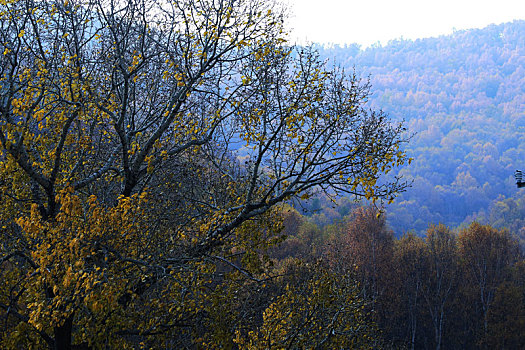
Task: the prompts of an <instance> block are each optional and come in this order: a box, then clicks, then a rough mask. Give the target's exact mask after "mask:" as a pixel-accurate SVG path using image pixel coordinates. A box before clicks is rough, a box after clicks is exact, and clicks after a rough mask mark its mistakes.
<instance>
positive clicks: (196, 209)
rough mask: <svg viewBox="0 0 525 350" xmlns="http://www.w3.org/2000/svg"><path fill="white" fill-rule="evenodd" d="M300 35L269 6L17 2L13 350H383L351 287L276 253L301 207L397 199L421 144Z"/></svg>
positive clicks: (0, 4)
mask: <svg viewBox="0 0 525 350" xmlns="http://www.w3.org/2000/svg"><path fill="white" fill-rule="evenodd" d="M284 19H285V14H284V12H283V11H282V9H281V8H280V7H279V6H278V5H274V4H273V2H270V1H262V0H241V1H234V0H220V1H208V0H183V1H142V0H141V1H126V2H114V1H105V0H99V1H88V0H86V1H80V0H78V1H34V0H23V1H17V0H7V1H0V20H1V21H0V53H1V56H0V146H1V148H0V164H1V165H0V187H1V193H2V194H1V196H2V201H1V204H0V205H1V208H0V225H1V226H0V227H1V229H0V230H1V231H0V242H1V245H0V259H1V260H0V266H1V271H0V310H1V312H2V313H1V314H0V315H1V318H0V320H1V325H0V347H2V348H20V347H21V348H27V347H33V348H52V349H70V348H84V349H88V348H139V347H145V348H158V347H166V348H188V347H209V348H215V347H217V346H219V345H220V346H224V347H227V348H228V347H230V348H231V347H248V348H250V347H251V348H253V347H256V348H258V347H265V346H268V347H281V346H285V345H286V346H291V347H302V346H306V345H305V344H314V343H313V342H316V343H317V344H319V346H327V347H329V346H330V345H331V344H332V345H334V346H339V347H341V346H349V344H364V345H367V346H369V345H370V346H371V344H375V343H376V342H377V340H376V338H375V337H371V336H370V335H371V334H372V333H373V332H374V330H375V328H374V325H373V322H369V319H368V316H367V314H366V313H365V312H364V311H363V309H362V305H363V302H364V301H363V300H362V298H361V296H360V295H359V293H358V292H357V289H356V288H357V287H356V285H355V284H354V283H353V279H352V277H351V276H348V279H347V280H345V281H346V282H345V283H346V284H341V281H340V280H339V278H338V276H337V275H334V273H333V272H332V271H330V270H327V269H326V268H325V267H323V265H322V264H314V265H311V270H312V271H308V273H309V275H308V274H306V275H305V276H304V278H303V280H292V281H290V282H287V281H286V279H285V278H284V277H282V276H281V277H278V276H279V275H280V272H279V271H281V272H283V271H295V270H294V269H295V267H294V266H295V265H296V263H292V262H289V265H290V266H288V265H286V264H285V263H284V262H279V263H276V261H274V260H272V259H270V257H269V254H267V252H268V250H269V249H270V248H271V247H273V246H275V245H276V244H278V243H280V242H282V241H283V239H284V237H283V235H281V233H280V232H281V229H282V224H281V223H282V213H281V209H282V204H283V203H286V202H288V203H293V202H294V201H295V202H296V203H297V201H299V200H301V199H302V200H304V199H307V198H309V197H310V196H312V195H314V194H315V193H318V192H325V193H327V194H329V195H330V196H334V197H335V196H336V195H338V194H340V193H347V194H351V195H353V196H355V197H364V198H367V199H369V200H373V201H375V200H377V199H381V200H383V199H384V200H387V201H391V200H393V198H394V197H395V196H396V194H397V193H399V192H400V191H402V190H403V189H404V188H405V186H406V184H404V183H403V182H402V181H401V180H400V179H399V178H397V177H392V178H390V179H389V180H384V179H383V178H382V177H383V175H385V174H387V173H388V172H390V171H391V170H392V169H393V168H395V167H396V166H399V165H401V164H403V163H404V162H405V161H406V160H407V157H406V154H405V153H404V151H403V148H402V146H403V143H404V142H405V139H404V136H403V132H404V127H403V125H402V124H392V123H390V122H389V121H388V118H387V117H386V116H385V115H384V114H383V113H382V112H375V111H370V110H368V109H367V108H366V106H365V103H366V100H367V97H368V94H369V86H368V84H367V82H363V81H361V80H360V79H358V78H357V76H356V75H355V74H354V75H348V74H347V73H345V72H344V71H343V70H340V69H332V70H329V69H327V68H326V66H325V64H324V63H323V62H322V61H321V60H320V59H319V58H318V55H317V53H316V52H315V51H314V50H312V49H310V48H295V47H293V46H291V45H289V44H288V43H287V39H286V29H285V27H284V24H283V21H284ZM297 264H299V265H300V264H301V263H300V262H297ZM287 266H288V267H287ZM283 274H289V273H288V272H286V273H285V272H283ZM290 274H292V275H294V274H295V273H291V272H290ZM292 309H294V312H295V311H297V312H298V313H297V314H291V313H290V312H291V310H292ZM305 322H307V323H308V324H307V327H303V328H301V327H299V325H300V324H304V323H305ZM263 344H267V345H263Z"/></svg>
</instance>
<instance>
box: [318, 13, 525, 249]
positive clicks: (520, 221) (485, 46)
mask: <svg viewBox="0 0 525 350" xmlns="http://www.w3.org/2000/svg"><path fill="white" fill-rule="evenodd" d="M318 48H319V50H320V51H321V55H322V56H323V57H325V58H326V59H328V60H329V62H331V63H332V62H335V63H336V64H339V65H341V66H343V67H345V68H346V69H347V70H348V71H352V70H353V69H354V68H355V70H356V71H357V72H358V73H360V74H361V76H362V77H364V78H366V77H367V76H368V75H369V76H370V81H371V83H372V93H373V94H372V96H371V98H370V104H371V105H372V107H374V108H381V109H383V110H384V111H385V112H387V113H388V114H389V115H390V116H392V117H394V118H397V119H404V120H406V121H407V125H408V129H409V131H410V132H411V133H413V137H412V139H411V140H410V142H409V143H408V145H407V150H408V153H409V156H410V157H413V158H414V161H413V162H412V164H411V165H410V166H406V167H405V169H403V170H401V171H400V173H401V174H403V175H404V176H406V177H407V178H409V179H411V180H413V185H412V188H411V189H409V190H408V191H406V192H405V193H403V194H402V195H401V196H400V197H399V198H398V199H397V200H396V201H395V203H394V204H393V205H391V206H389V207H388V208H387V211H388V222H389V224H390V225H391V227H392V228H393V229H394V232H395V233H396V235H398V236H400V235H402V234H403V233H404V232H407V231H414V232H416V233H420V234H421V233H423V232H424V231H425V230H426V228H427V226H428V224H429V223H444V224H446V225H448V226H451V227H457V226H460V225H468V224H469V223H470V222H472V221H473V220H477V221H479V222H482V223H488V224H491V225H494V226H495V227H498V228H503V227H508V228H509V229H510V230H511V231H512V232H513V233H515V234H520V235H521V236H522V239H523V238H525V231H524V227H525V203H524V196H525V192H524V190H523V189H522V190H519V191H518V190H517V188H516V186H515V181H514V179H513V173H514V171H515V170H517V169H523V168H525V21H515V22H512V23H505V24H500V25H491V26H488V27H486V28H483V29H472V30H462V31H456V32H454V33H453V34H452V35H447V36H440V37H436V38H426V39H418V40H415V41H411V40H403V39H399V40H394V41H391V42H389V43H388V44H387V45H385V46H380V45H376V46H373V47H369V48H366V49H360V48H359V46H356V45H353V46H346V47H338V46H336V47H322V46H319V47H318Z"/></svg>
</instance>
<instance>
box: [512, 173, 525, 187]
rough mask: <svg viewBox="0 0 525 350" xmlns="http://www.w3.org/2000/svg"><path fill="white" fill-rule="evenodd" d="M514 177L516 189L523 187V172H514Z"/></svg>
mask: <svg viewBox="0 0 525 350" xmlns="http://www.w3.org/2000/svg"><path fill="white" fill-rule="evenodd" d="M514 177H515V178H516V185H518V188H522V187H525V182H523V172H522V171H521V170H516V172H515V173H514Z"/></svg>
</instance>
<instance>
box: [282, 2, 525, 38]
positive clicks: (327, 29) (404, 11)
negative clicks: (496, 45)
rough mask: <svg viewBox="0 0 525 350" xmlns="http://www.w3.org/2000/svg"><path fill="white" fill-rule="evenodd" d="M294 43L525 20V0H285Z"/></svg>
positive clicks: (422, 34)
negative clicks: (288, 10) (289, 12)
mask: <svg viewBox="0 0 525 350" xmlns="http://www.w3.org/2000/svg"><path fill="white" fill-rule="evenodd" d="M283 2H284V3H285V4H286V3H287V4H289V6H290V9H291V13H292V14H291V18H290V19H289V21H288V23H289V27H291V28H292V35H291V37H290V39H292V41H294V42H299V43H305V42H318V43H333V44H341V45H342V44H345V43H347V44H350V43H359V44H361V45H363V46H365V47H366V46H369V45H371V44H373V43H375V42H377V41H380V42H381V43H382V44H386V43H387V42H388V41H389V40H392V39H397V38H400V37H403V38H405V39H417V38H426V37H431V36H439V35H442V34H450V33H452V32H453V30H454V29H457V30H461V29H470V28H482V27H485V26H487V25H489V24H492V23H495V24H500V23H503V22H510V21H513V20H515V19H525V0H283Z"/></svg>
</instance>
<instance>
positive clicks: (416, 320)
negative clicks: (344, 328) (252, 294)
mask: <svg viewBox="0 0 525 350" xmlns="http://www.w3.org/2000/svg"><path fill="white" fill-rule="evenodd" d="M377 214H378V211H377V209H376V208H374V207H373V206H370V207H359V206H356V207H354V209H351V211H350V214H349V215H348V216H346V218H345V220H344V221H343V222H339V223H337V224H334V225H326V226H324V227H319V226H317V225H316V224H315V223H314V222H313V220H312V218H309V217H306V216H303V215H301V214H300V213H299V212H298V211H297V210H295V209H293V208H288V209H286V210H285V211H284V225H285V230H284V233H285V234H287V235H288V236H289V238H288V239H287V240H286V241H285V242H284V243H283V244H282V245H281V247H280V248H279V249H276V250H274V251H273V252H272V256H273V257H274V258H277V261H280V264H282V263H283V261H287V260H286V259H290V258H294V259H303V260H306V261H309V262H311V263H312V262H318V263H320V264H322V265H324V266H327V268H328V269H329V270H330V271H332V272H333V273H335V274H337V275H338V276H352V277H353V278H354V279H355V280H356V281H357V282H358V285H359V288H358V295H359V296H360V297H361V298H362V300H363V302H364V310H366V311H367V313H366V314H367V315H368V319H369V322H372V324H375V325H376V327H377V328H376V333H375V334H374V336H375V337H376V338H375V339H376V340H377V341H378V344H380V345H376V346H377V347H380V346H382V347H385V348H410V349H522V348H523V347H524V346H525V337H524V336H523V334H524V331H525V322H524V320H525V279H524V276H525V275H524V273H525V270H524V268H525V265H524V263H525V260H523V255H522V250H521V249H520V247H519V244H518V241H517V240H516V238H515V237H513V236H512V235H511V234H510V233H509V231H508V230H498V229H495V228H493V227H491V226H488V225H481V224H479V223H472V224H471V225H469V226H468V227H465V228H463V229H461V230H457V231H453V230H451V229H450V228H448V227H446V226H445V225H430V226H429V227H428V228H427V230H426V231H425V232H424V233H423V235H422V237H420V236H418V235H415V234H413V233H406V234H404V235H403V236H402V237H400V238H395V237H394V233H393V231H392V230H391V229H390V228H389V227H388V225H387V224H386V220H385V216H384V215H377Z"/></svg>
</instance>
